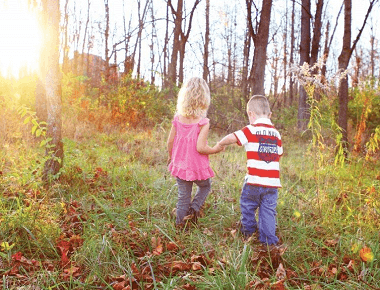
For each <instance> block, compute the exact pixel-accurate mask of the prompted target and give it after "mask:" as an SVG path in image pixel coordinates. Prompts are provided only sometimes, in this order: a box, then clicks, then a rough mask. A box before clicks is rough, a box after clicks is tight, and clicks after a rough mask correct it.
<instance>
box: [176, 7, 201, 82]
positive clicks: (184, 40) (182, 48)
mask: <svg viewBox="0 0 380 290" xmlns="http://www.w3.org/2000/svg"><path fill="white" fill-rule="evenodd" d="M181 1H182V0H181ZM199 2H200V0H195V2H194V5H193V8H192V9H191V12H190V19H189V25H188V27H187V31H186V33H184V32H183V30H182V28H181V31H180V45H179V48H180V49H179V54H180V58H179V73H178V81H179V83H180V84H182V83H183V61H184V59H185V50H186V43H187V40H188V39H189V35H190V31H191V24H192V21H193V16H194V11H195V9H196V8H197V5H198V4H199ZM181 14H182V12H181Z"/></svg>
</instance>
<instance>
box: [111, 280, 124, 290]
mask: <svg viewBox="0 0 380 290" xmlns="http://www.w3.org/2000/svg"><path fill="white" fill-rule="evenodd" d="M125 284H126V282H125V281H122V282H118V283H116V284H113V285H112V288H113V289H114V290H123V289H124V288H125Z"/></svg>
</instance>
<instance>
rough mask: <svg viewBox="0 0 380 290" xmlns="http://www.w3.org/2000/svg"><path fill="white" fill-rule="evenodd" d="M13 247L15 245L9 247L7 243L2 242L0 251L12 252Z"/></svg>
mask: <svg viewBox="0 0 380 290" xmlns="http://www.w3.org/2000/svg"><path fill="white" fill-rule="evenodd" d="M14 246H15V244H12V245H9V243H8V242H2V243H1V244H0V248H1V251H2V252H4V251H9V250H12V248H13V247H14Z"/></svg>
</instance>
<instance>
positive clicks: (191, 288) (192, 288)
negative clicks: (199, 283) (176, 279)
mask: <svg viewBox="0 0 380 290" xmlns="http://www.w3.org/2000/svg"><path fill="white" fill-rule="evenodd" d="M182 289H185V290H195V289H196V288H195V286H194V285H190V284H189V283H187V284H185V285H183V286H182Z"/></svg>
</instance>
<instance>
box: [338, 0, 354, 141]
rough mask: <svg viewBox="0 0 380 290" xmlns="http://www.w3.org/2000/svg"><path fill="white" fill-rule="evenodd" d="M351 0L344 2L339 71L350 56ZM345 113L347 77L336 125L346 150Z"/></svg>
mask: <svg viewBox="0 0 380 290" xmlns="http://www.w3.org/2000/svg"><path fill="white" fill-rule="evenodd" d="M351 10H352V7H351V0H344V34H343V47H342V52H341V53H340V55H339V58H338V64H339V70H341V71H344V70H346V68H347V66H348V63H349V61H350V56H351ZM347 111H348V76H347V75H346V76H345V77H344V78H342V79H341V81H340V84H339V118H338V125H339V126H340V128H341V129H342V133H343V138H342V141H343V143H344V144H345V147H346V148H347V141H348V138H347Z"/></svg>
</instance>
